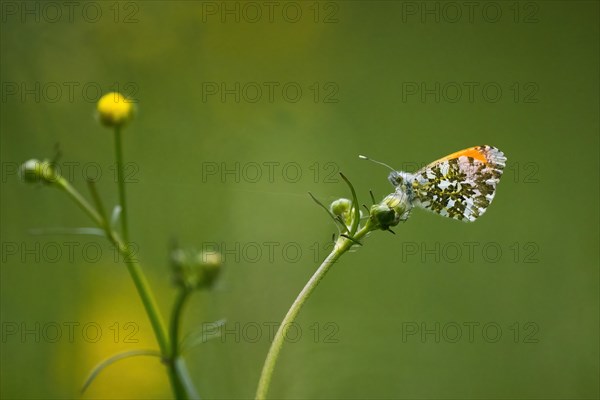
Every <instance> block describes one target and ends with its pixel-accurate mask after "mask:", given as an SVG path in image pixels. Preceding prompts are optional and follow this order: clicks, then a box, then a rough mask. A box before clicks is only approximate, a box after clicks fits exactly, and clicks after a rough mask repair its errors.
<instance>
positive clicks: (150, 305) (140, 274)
mask: <svg viewBox="0 0 600 400" xmlns="http://www.w3.org/2000/svg"><path fill="white" fill-rule="evenodd" d="M56 184H57V186H58V187H59V188H61V189H63V190H64V191H65V192H66V193H67V194H68V195H69V196H70V197H71V198H72V199H73V201H75V203H76V204H77V205H78V206H79V207H80V208H81V209H82V210H83V211H84V212H85V213H86V214H87V215H88V216H89V217H90V218H91V219H92V220H93V221H94V222H95V223H96V224H97V225H98V226H99V227H100V228H102V229H104V230H105V232H106V237H107V238H108V240H110V241H111V243H112V244H113V245H114V246H115V247H116V248H117V250H118V251H119V253H120V254H121V256H122V257H123V259H124V261H125V265H126V266H127V270H128V272H129V275H130V276H131V279H132V280H133V283H134V284H135V287H136V289H137V292H138V295H139V296H140V299H141V300H142V303H143V305H144V309H145V310H146V314H147V315H148V318H149V319H150V324H151V325H152V329H153V331H154V335H155V336H156V341H157V342H158V345H159V347H160V352H161V354H162V355H163V359H164V360H165V361H166V364H167V371H168V373H169V380H170V382H171V385H172V388H173V392H174V393H175V396H176V398H177V399H187V398H188V396H187V394H186V392H185V389H183V388H184V385H183V384H182V383H181V378H180V376H179V374H178V373H177V366H176V363H175V360H173V359H171V358H170V349H171V347H170V344H169V337H168V336H167V330H166V328H165V324H164V322H163V319H162V316H161V315H160V311H159V308H158V304H157V303H156V300H155V298H154V295H153V292H152V290H151V289H150V285H149V283H148V280H147V279H146V275H145V274H144V271H143V270H142V267H141V266H140V264H139V263H138V262H137V260H135V259H134V258H133V256H132V254H131V250H130V247H129V246H128V245H127V244H126V242H125V241H124V240H122V239H121V238H119V236H118V235H117V233H116V232H114V231H112V230H111V229H110V227H109V223H108V221H106V220H104V219H103V218H102V217H101V215H100V214H99V213H98V211H96V210H95V209H94V208H93V207H92V206H91V205H90V204H89V203H88V202H87V200H85V198H84V197H83V196H82V195H81V194H80V193H79V192H78V191H77V190H76V189H75V188H74V187H73V186H72V185H71V184H70V183H69V182H68V181H67V180H66V179H64V178H63V177H59V178H58V179H57V181H56ZM123 211H124V209H122V211H121V212H122V213H123ZM122 215H123V214H122Z"/></svg>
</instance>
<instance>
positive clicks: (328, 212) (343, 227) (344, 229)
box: [308, 192, 348, 232]
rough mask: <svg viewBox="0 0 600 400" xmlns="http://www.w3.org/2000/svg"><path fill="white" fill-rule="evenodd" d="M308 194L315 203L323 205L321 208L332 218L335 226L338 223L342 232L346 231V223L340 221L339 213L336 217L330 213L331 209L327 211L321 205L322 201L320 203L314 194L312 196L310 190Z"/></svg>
mask: <svg viewBox="0 0 600 400" xmlns="http://www.w3.org/2000/svg"><path fill="white" fill-rule="evenodd" d="M308 194H309V195H310V197H312V199H313V200H314V201H315V203H317V204H318V205H320V206H321V207H323V210H325V212H326V213H327V214H329V216H330V217H331V219H333V221H334V222H335V224H336V226H337V224H340V225H341V226H342V229H343V232H348V228H347V227H346V224H344V221H342V219H341V218H340V216H339V215H338V217H337V218H336V217H335V215H333V214H332V213H331V211H329V209H328V208H327V207H325V206H324V205H323V203H321V202H320V201H319V200H317V198H316V197H315V196H313V194H312V193H311V192H308ZM338 229H339V228H338Z"/></svg>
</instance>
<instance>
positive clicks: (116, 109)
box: [97, 92, 134, 127]
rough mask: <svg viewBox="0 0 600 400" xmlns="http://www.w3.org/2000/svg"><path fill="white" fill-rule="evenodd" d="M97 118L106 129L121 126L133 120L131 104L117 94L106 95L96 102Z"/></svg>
mask: <svg viewBox="0 0 600 400" xmlns="http://www.w3.org/2000/svg"><path fill="white" fill-rule="evenodd" d="M97 110H98V117H99V118H100V122H102V124H103V125H105V126H108V127H115V126H122V125H125V124H126V123H128V122H129V121H130V120H131V119H132V118H133V113H134V106H133V102H132V101H131V100H129V99H127V98H125V97H124V96H123V95H122V94H120V93H117V92H111V93H107V94H105V95H104V96H102V97H101V98H100V100H98V105H97Z"/></svg>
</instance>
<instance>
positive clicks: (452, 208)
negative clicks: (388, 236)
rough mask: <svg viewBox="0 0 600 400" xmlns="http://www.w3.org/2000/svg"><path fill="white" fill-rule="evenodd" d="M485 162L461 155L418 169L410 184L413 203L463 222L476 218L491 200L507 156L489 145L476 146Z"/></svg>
mask: <svg viewBox="0 0 600 400" xmlns="http://www.w3.org/2000/svg"><path fill="white" fill-rule="evenodd" d="M475 149H477V150H478V151H481V153H482V154H484V155H485V156H486V159H487V162H482V161H480V160H478V159H475V158H473V157H469V156H465V155H461V156H458V157H456V158H451V159H442V160H440V161H438V162H435V163H432V164H430V165H428V166H427V167H425V168H423V169H422V170H420V171H418V172H417V173H416V174H415V175H414V177H415V179H414V181H413V183H412V187H413V191H414V205H415V206H417V207H421V208H425V209H427V210H431V211H433V212H435V213H438V214H440V215H442V216H445V217H450V218H454V219H458V220H463V221H475V220H476V219H477V218H478V217H480V216H481V215H483V213H485V211H486V209H487V208H488V206H489V205H490V203H491V202H492V200H493V199H494V194H495V192H496V186H497V184H498V181H499V180H500V177H501V176H502V171H503V169H504V166H505V162H506V158H505V157H504V155H503V154H502V152H500V151H499V150H498V149H496V148H494V147H490V146H481V147H477V148H475Z"/></svg>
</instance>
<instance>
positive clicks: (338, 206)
mask: <svg viewBox="0 0 600 400" xmlns="http://www.w3.org/2000/svg"><path fill="white" fill-rule="evenodd" d="M351 207H352V202H351V201H350V200H348V199H343V198H342V199H337V200H336V201H334V202H333V203H331V205H330V206H329V210H331V213H332V214H333V215H335V216H336V217H337V216H338V215H339V216H340V217H343V218H345V217H346V214H347V213H348V212H349V211H350V208H351Z"/></svg>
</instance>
